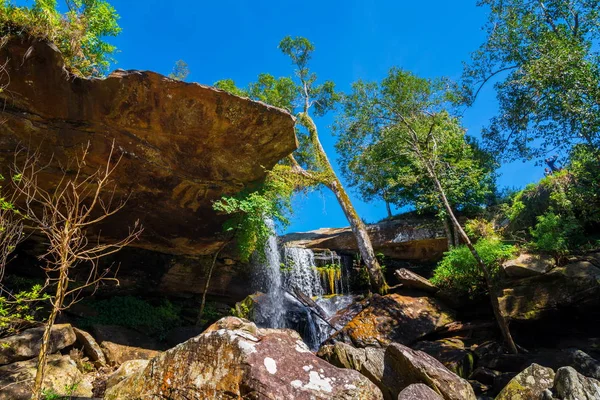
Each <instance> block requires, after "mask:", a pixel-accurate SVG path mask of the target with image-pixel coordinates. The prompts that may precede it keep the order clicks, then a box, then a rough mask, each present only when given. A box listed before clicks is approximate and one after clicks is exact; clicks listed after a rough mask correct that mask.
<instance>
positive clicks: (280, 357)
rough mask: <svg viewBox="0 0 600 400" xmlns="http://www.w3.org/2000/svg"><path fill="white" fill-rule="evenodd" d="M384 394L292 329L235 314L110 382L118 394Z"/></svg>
mask: <svg viewBox="0 0 600 400" xmlns="http://www.w3.org/2000/svg"><path fill="white" fill-rule="evenodd" d="M165 397H168V398H171V399H174V400H178V399H207V398H210V399H237V398H245V399H263V398H264V399H282V400H285V399H290V400H291V399H300V400H301V399H345V400H352V399H357V400H358V399H361V400H369V399H382V395H381V392H380V391H379V389H378V388H377V386H375V385H374V384H373V383H371V382H370V381H369V380H368V379H367V378H365V377H364V376H362V375H361V374H359V373H358V372H356V371H352V370H347V369H341V368H336V367H334V366H332V365H331V364H329V363H327V362H325V361H323V360H321V359H319V358H318V357H316V356H315V355H313V354H312V353H311V352H310V351H309V350H308V348H307V347H306V345H305V344H304V343H303V342H302V340H301V339H300V336H299V335H298V334H297V333H295V332H293V331H290V330H275V329H258V328H257V327H256V326H255V325H254V324H252V323H250V322H248V321H245V320H241V319H239V318H235V317H228V318H224V319H222V320H220V321H218V322H217V323H215V324H213V325H212V326H211V327H210V328H209V329H207V331H206V332H205V333H203V334H202V335H199V336H197V337H195V338H193V339H190V340H188V341H187V342H185V343H182V344H180V345H178V346H177V347H175V348H173V349H171V350H168V351H166V352H165V353H163V354H161V355H160V356H158V357H156V358H154V359H153V360H151V361H150V363H149V364H148V366H147V367H146V368H144V369H143V370H142V371H140V372H138V373H136V374H134V375H133V376H131V377H129V378H127V379H125V380H124V381H122V382H120V383H118V384H117V385H115V386H113V387H112V388H110V389H109V390H108V391H107V392H106V395H105V398H106V399H107V400H116V399H132V398H147V399H162V398H165Z"/></svg>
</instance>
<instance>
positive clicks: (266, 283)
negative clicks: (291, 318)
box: [259, 218, 286, 328]
mask: <svg viewBox="0 0 600 400" xmlns="http://www.w3.org/2000/svg"><path fill="white" fill-rule="evenodd" d="M265 223H266V224H267V226H268V227H269V229H271V232H272V233H271V235H270V236H269V239H268V240H267V243H266V245H265V257H264V261H263V262H261V263H260V264H261V265H260V267H259V270H260V271H261V272H262V273H260V274H259V275H261V277H262V279H260V286H262V287H261V290H262V291H263V293H265V294H266V296H267V299H266V304H265V307H261V314H262V317H263V318H262V319H263V321H262V323H261V325H265V326H267V327H269V328H285V327H286V325H285V312H286V310H285V307H284V301H283V298H284V296H285V292H284V290H283V285H282V277H281V257H280V255H279V246H278V245H277V234H276V232H275V223H274V222H273V220H272V219H270V218H268V219H266V220H265Z"/></svg>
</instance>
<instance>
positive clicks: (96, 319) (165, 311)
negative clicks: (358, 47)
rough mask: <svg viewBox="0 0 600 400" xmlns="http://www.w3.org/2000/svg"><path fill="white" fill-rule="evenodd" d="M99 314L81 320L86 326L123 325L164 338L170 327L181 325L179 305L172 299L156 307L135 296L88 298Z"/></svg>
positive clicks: (89, 303) (88, 302) (90, 304)
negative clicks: (103, 298)
mask: <svg viewBox="0 0 600 400" xmlns="http://www.w3.org/2000/svg"><path fill="white" fill-rule="evenodd" d="M87 304H88V305H89V306H90V307H91V308H92V309H94V310H95V311H96V312H97V315H95V316H91V317H86V318H83V319H82V320H81V322H80V323H81V325H82V326H91V325H95V324H99V325H119V326H124V327H127V328H131V329H137V330H140V331H143V332H144V333H147V334H149V335H152V336H156V337H159V338H162V336H163V335H164V334H165V333H166V332H168V331H169V330H170V329H172V328H174V327H176V326H179V325H180V324H181V320H180V317H179V312H180V310H179V307H177V306H175V305H173V304H172V303H171V302H169V301H168V300H164V301H163V302H162V304H160V305H158V306H153V305H151V304H150V303H148V302H146V301H144V300H141V299H139V298H137V297H133V296H116V297H111V298H109V299H105V300H88V301H87Z"/></svg>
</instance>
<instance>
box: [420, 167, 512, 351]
mask: <svg viewBox="0 0 600 400" xmlns="http://www.w3.org/2000/svg"><path fill="white" fill-rule="evenodd" d="M426 166H427V172H428V173H429V176H430V177H431V178H432V179H433V181H434V183H435V186H436V188H437V190H438V193H439V195H440V198H441V199H442V202H443V203H444V207H445V208H446V211H447V212H448V215H449V217H450V220H451V221H452V224H453V225H454V228H455V229H456V230H457V231H458V233H459V235H460V238H461V239H462V240H463V241H464V242H465V245H466V246H467V247H468V248H469V251H470V252H471V254H472V255H473V257H474V258H475V260H476V261H477V264H478V265H479V268H480V269H481V271H482V272H483V276H484V278H485V282H486V285H487V287H488V292H489V294H490V301H491V303H492V309H493V310H494V316H495V317H496V321H497V322H498V327H499V328H500V331H501V332H502V336H503V337H504V340H505V341H506V344H507V345H508V347H509V349H510V351H511V352H512V353H514V354H517V353H518V350H517V346H516V345H515V342H514V340H513V338H512V335H511V334H510V330H509V328H508V324H507V323H506V319H505V318H504V316H503V315H502V311H501V310H500V303H499V302H498V296H496V290H495V288H494V285H493V283H492V274H491V273H490V270H489V268H488V266H487V265H486V264H485V262H483V260H482V259H481V257H480V256H479V253H478V252H477V250H476V249H475V246H473V243H472V242H471V239H469V236H467V233H466V232H465V230H464V229H463V228H462V226H461V225H460V223H459V222H458V219H457V218H456V216H455V215H454V212H453V211H452V207H451V206H450V202H449V201H448V198H447V197H446V193H445V191H444V188H443V187H442V184H441V183H440V181H439V179H438V178H437V174H436V173H435V171H434V169H433V167H432V166H431V165H429V163H427V162H426Z"/></svg>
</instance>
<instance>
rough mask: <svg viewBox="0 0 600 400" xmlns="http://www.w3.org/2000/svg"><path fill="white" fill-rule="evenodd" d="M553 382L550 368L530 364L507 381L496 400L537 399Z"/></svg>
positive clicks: (552, 372) (552, 373)
mask: <svg viewBox="0 0 600 400" xmlns="http://www.w3.org/2000/svg"><path fill="white" fill-rule="evenodd" d="M553 383H554V371H553V370H552V368H546V367H542V366H541V365H538V364H531V365H530V366H529V367H527V368H525V370H523V371H522V372H521V373H519V374H517V376H515V377H514V378H513V379H511V380H510V382H508V385H506V386H505V387H504V389H502V391H501V392H500V393H499V394H498V396H497V397H496V400H531V399H539V398H540V397H541V396H542V393H543V392H544V391H545V390H547V389H550V388H551V387H552V385H553Z"/></svg>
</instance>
